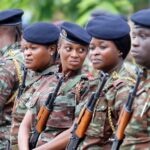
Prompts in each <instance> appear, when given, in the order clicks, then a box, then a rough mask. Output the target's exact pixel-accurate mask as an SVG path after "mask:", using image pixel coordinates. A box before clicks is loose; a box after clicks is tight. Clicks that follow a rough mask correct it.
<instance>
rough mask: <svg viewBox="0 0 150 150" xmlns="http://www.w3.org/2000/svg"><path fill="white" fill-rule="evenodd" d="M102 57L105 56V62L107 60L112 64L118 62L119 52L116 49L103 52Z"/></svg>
mask: <svg viewBox="0 0 150 150" xmlns="http://www.w3.org/2000/svg"><path fill="white" fill-rule="evenodd" d="M102 58H103V61H104V63H105V62H106V63H107V64H110V65H113V64H116V63H117V61H118V59H119V57H118V53H117V52H116V51H108V52H104V53H103V54H102Z"/></svg>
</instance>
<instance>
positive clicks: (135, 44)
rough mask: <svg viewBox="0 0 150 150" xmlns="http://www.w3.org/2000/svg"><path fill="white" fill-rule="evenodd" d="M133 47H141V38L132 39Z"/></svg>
mask: <svg viewBox="0 0 150 150" xmlns="http://www.w3.org/2000/svg"><path fill="white" fill-rule="evenodd" d="M132 46H133V47H138V46H139V38H138V37H135V38H132Z"/></svg>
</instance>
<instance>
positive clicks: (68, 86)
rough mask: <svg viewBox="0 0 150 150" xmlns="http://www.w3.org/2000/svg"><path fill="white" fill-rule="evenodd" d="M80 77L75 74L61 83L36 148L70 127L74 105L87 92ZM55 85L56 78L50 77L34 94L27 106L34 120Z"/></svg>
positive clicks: (78, 74)
mask: <svg viewBox="0 0 150 150" xmlns="http://www.w3.org/2000/svg"><path fill="white" fill-rule="evenodd" d="M59 76H62V74H61V73H60V74H59ZM81 76H82V74H80V72H78V73H75V74H74V75H72V76H69V78H68V79H65V81H64V82H63V83H62V85H61V87H60V90H59V92H58V94H57V97H56V99H55V101H54V103H53V110H52V112H51V113H50V116H49V120H48V123H47V125H46V128H45V130H44V131H43V132H42V133H41V135H40V137H39V140H38V143H37V146H39V145H42V144H44V143H46V142H48V141H50V140H52V139H53V138H54V137H55V136H56V135H58V134H60V133H61V132H63V131H64V130H66V129H67V128H69V127H70V126H71V125H72V123H73V120H74V118H75V109H76V105H77V104H78V103H79V101H81V100H82V99H83V98H84V96H85V95H86V92H87V91H88V88H87V87H88V81H85V80H82V79H81ZM57 83H58V79H57V77H56V76H55V75H54V76H51V77H50V78H49V79H47V80H45V81H44V82H43V83H42V84H41V88H39V90H37V91H36V92H35V93H34V99H32V101H30V103H29V104H28V106H29V107H30V110H31V112H32V113H33V115H34V117H33V118H35V119H36V116H37V114H38V112H39V109H40V107H41V106H42V105H43V104H44V103H45V101H46V100H47V98H48V95H49V93H52V92H53V91H54V90H55V87H56V85H57ZM35 119H34V120H35ZM33 124H34V122H33Z"/></svg>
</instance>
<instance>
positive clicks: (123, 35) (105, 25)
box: [86, 14, 131, 59]
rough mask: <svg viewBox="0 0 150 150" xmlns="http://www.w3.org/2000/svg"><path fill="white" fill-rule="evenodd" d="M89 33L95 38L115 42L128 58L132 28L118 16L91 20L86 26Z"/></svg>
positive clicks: (106, 16)
mask: <svg viewBox="0 0 150 150" xmlns="http://www.w3.org/2000/svg"><path fill="white" fill-rule="evenodd" d="M86 29H87V32H88V33H89V34H90V35H91V36H92V37H95V38H98V39H102V40H110V41H112V42H114V44H115V45H116V47H117V48H118V50H120V51H121V52H122V53H123V55H122V57H123V59H125V58H126V56H127V54H128V53H129V50H130V47H131V38H130V34H129V33H130V27H129V25H128V24H127V22H126V21H125V20H124V19H122V18H121V17H120V16H117V15H110V14H109V15H103V16H98V17H96V18H94V19H93V20H90V21H89V23H88V24H87V26H86Z"/></svg>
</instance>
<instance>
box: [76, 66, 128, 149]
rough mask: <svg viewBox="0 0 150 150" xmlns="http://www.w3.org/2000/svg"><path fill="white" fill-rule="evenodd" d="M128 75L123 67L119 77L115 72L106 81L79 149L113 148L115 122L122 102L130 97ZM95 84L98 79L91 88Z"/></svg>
mask: <svg viewBox="0 0 150 150" xmlns="http://www.w3.org/2000/svg"><path fill="white" fill-rule="evenodd" d="M128 76H129V73H128V72H127V71H126V70H125V68H124V67H123V68H122V69H121V70H120V71H119V77H117V76H115V74H114V73H113V74H112V76H111V77H110V78H109V79H108V81H107V82H106V85H105V87H104V89H103V92H102V94H101V96H100V98H99V100H98V101H97V103H96V106H95V111H94V114H93V118H92V121H91V123H90V126H89V127H88V130H87V132H86V137H85V139H84V140H83V142H82V143H81V144H80V145H79V147H78V149H79V150H84V149H86V150H87V149H88V150H108V149H110V148H111V144H112V143H111V141H110V140H109V138H111V136H112V134H113V132H114V131H115V124H116V122H117V120H118V117H119V114H120V109H121V107H122V104H123V103H124V102H125V101H126V100H127V98H128V93H129V89H130V88H129V87H130V86H128V79H125V78H124V77H128ZM92 82H93V81H92ZM95 86H96V87H97V82H96V81H95V83H94V84H91V88H93V87H94V88H95ZM94 91H95V90H94ZM84 103H86V102H84ZM84 103H83V104H82V103H80V104H79V105H78V109H77V110H78V112H80V110H81V109H82V107H83V105H84ZM78 112H76V114H77V115H78V114H79V113H78Z"/></svg>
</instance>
